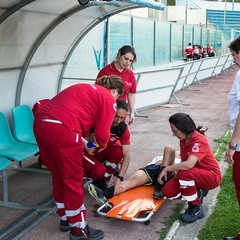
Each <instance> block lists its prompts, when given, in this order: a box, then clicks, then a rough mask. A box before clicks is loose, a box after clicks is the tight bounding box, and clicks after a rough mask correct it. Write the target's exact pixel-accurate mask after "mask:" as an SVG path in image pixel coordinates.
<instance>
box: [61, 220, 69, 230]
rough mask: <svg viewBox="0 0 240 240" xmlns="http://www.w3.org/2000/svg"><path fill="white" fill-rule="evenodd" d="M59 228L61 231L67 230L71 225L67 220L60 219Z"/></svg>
mask: <svg viewBox="0 0 240 240" xmlns="http://www.w3.org/2000/svg"><path fill="white" fill-rule="evenodd" d="M59 229H60V230H61V231H62V232H68V231H69V230H70V229H71V227H70V226H69V223H68V221H64V220H60V225H59Z"/></svg>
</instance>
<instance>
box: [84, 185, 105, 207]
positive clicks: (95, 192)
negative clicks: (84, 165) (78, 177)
mask: <svg viewBox="0 0 240 240" xmlns="http://www.w3.org/2000/svg"><path fill="white" fill-rule="evenodd" d="M88 192H89V194H90V195H91V196H92V197H93V198H95V200H96V201H97V203H98V204H99V205H100V206H101V205H103V204H105V203H106V202H107V198H106V197H105V196H104V194H103V191H102V190H101V189H99V188H97V187H96V186H94V185H93V184H89V185H88Z"/></svg>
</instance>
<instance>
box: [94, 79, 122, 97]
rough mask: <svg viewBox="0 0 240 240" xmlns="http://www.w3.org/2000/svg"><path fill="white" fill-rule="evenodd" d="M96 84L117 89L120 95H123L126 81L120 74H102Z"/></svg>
mask: <svg viewBox="0 0 240 240" xmlns="http://www.w3.org/2000/svg"><path fill="white" fill-rule="evenodd" d="M96 84H98V85H100V86H102V87H105V88H107V89H117V90H118V93H119V95H122V94H123V92H124V83H123V81H122V78H120V77H119V76H115V75H112V76H102V77H100V78H98V79H97V81H96Z"/></svg>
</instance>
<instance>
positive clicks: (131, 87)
mask: <svg viewBox="0 0 240 240" xmlns="http://www.w3.org/2000/svg"><path fill="white" fill-rule="evenodd" d="M136 58H137V56H136V53H135V49H134V47H132V46H129V45H125V46H123V47H121V48H120V49H119V50H118V54H117V57H116V61H113V62H112V63H111V64H109V65H107V66H105V67H104V68H102V69H101V70H100V72H99V73H98V76H97V79H98V78H99V77H102V76H111V75H116V76H119V77H121V78H122V80H123V82H124V93H123V95H122V96H121V97H120V98H121V99H123V100H125V101H127V102H128V105H129V110H130V113H129V118H130V119H129V124H131V123H132V122H133V121H134V107H135V94H136V91H137V82H136V78H135V75H134V73H133V71H132V70H131V67H132V65H133V63H134V62H135V61H136ZM96 82H97V80H96Z"/></svg>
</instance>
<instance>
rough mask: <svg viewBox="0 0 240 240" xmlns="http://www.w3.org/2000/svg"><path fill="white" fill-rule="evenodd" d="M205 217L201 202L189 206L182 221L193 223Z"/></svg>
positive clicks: (182, 216)
mask: <svg viewBox="0 0 240 240" xmlns="http://www.w3.org/2000/svg"><path fill="white" fill-rule="evenodd" d="M189 206H191V205H189ZM203 217H204V213H203V210H202V206H201V204H199V205H192V206H191V208H188V209H187V211H186V212H185V213H183V214H182V215H181V219H182V221H183V222H186V223H193V222H195V221H197V220H198V219H200V218H203Z"/></svg>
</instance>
